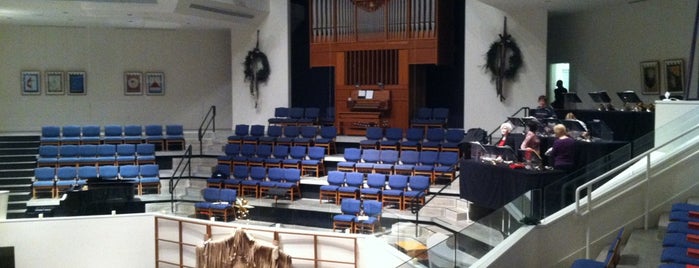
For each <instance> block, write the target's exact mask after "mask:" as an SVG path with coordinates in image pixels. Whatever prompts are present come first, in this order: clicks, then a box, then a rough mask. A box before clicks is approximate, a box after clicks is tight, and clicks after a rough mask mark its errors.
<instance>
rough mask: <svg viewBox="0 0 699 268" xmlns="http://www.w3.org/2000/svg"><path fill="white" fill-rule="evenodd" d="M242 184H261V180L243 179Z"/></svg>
mask: <svg viewBox="0 0 699 268" xmlns="http://www.w3.org/2000/svg"><path fill="white" fill-rule="evenodd" d="M240 185H245V186H256V185H260V181H258V180H242V181H240Z"/></svg>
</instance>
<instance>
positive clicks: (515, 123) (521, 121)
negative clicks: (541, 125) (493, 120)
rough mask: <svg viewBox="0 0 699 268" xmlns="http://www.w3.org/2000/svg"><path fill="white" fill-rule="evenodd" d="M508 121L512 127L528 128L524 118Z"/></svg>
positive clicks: (511, 118) (513, 118)
mask: <svg viewBox="0 0 699 268" xmlns="http://www.w3.org/2000/svg"><path fill="white" fill-rule="evenodd" d="M507 120H509V121H510V123H512V125H513V126H515V127H523V128H526V127H527V125H526V124H525V123H524V118H519V117H508V118H507Z"/></svg>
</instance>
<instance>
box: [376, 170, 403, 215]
mask: <svg viewBox="0 0 699 268" xmlns="http://www.w3.org/2000/svg"><path fill="white" fill-rule="evenodd" d="M407 187H408V176H405V175H391V176H388V188H389V189H384V190H383V192H381V202H383V203H384V204H388V203H389V202H394V203H396V204H397V205H398V209H400V210H403V193H404V192H405V190H406V188H407Z"/></svg>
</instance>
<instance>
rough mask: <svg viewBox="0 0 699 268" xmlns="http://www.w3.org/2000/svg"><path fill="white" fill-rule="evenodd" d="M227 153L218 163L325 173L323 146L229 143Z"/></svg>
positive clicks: (318, 173) (304, 173)
mask: <svg viewBox="0 0 699 268" xmlns="http://www.w3.org/2000/svg"><path fill="white" fill-rule="evenodd" d="M224 150H225V154H226V155H223V156H219V157H218V163H219V164H222V165H229V166H230V167H233V166H237V165H244V166H264V167H268V168H271V167H283V168H297V169H301V172H302V174H303V175H306V174H315V176H316V177H320V176H322V175H325V162H324V159H325V149H324V148H322V147H305V146H292V147H291V148H289V147H288V146H285V145H279V146H275V147H274V149H272V146H270V145H266V144H260V145H253V144H243V145H242V146H240V145H238V144H227V145H226V147H225V149H224Z"/></svg>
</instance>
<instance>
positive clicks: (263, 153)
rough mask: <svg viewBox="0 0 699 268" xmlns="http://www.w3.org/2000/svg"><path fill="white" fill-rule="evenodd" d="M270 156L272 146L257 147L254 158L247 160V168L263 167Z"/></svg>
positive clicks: (262, 145)
mask: <svg viewBox="0 0 699 268" xmlns="http://www.w3.org/2000/svg"><path fill="white" fill-rule="evenodd" d="M271 156H272V145H268V144H261V145H257V151H255V156H253V157H250V158H248V166H260V167H264V166H265V161H267V159H269V158H270V157H271Z"/></svg>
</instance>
